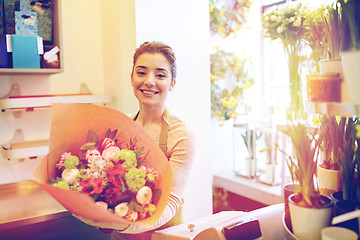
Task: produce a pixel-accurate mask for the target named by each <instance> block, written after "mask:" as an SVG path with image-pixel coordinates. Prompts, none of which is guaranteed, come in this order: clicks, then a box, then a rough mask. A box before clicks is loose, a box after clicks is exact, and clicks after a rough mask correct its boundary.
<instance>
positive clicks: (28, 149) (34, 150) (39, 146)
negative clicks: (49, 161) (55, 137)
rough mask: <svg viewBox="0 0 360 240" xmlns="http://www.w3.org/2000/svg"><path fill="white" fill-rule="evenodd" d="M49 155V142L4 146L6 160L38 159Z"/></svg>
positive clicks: (3, 153) (3, 152)
mask: <svg viewBox="0 0 360 240" xmlns="http://www.w3.org/2000/svg"><path fill="white" fill-rule="evenodd" d="M48 153H49V140H39V141H29V142H19V143H12V144H4V145H2V155H3V157H4V158H5V159H8V160H10V159H24V158H30V159H31V158H37V157H38V156H45V155H46V154H48Z"/></svg>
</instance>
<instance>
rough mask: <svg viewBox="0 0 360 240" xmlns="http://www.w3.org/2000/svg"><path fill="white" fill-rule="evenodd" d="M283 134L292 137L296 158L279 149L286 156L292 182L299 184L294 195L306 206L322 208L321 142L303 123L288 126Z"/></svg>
mask: <svg viewBox="0 0 360 240" xmlns="http://www.w3.org/2000/svg"><path fill="white" fill-rule="evenodd" d="M283 133H284V134H286V135H287V136H289V137H290V140H291V142H292V146H293V151H294V156H290V155H288V154H287V153H286V152H284V151H283V150H281V149H279V150H280V151H281V152H282V153H283V154H285V156H286V163H287V166H288V168H289V171H290V176H291V179H292V182H293V183H294V184H298V187H297V188H295V189H294V193H295V194H296V195H298V196H299V197H301V198H302V203H303V204H304V205H305V206H310V207H312V206H314V207H317V206H321V204H322V200H321V195H320V191H319V188H318V184H317V181H316V167H317V161H318V155H319V142H317V141H316V139H315V137H314V135H313V134H311V133H310V132H309V131H308V129H307V127H306V126H305V125H303V124H301V123H299V124H297V125H291V126H287V127H286V128H285V129H284V130H283Z"/></svg>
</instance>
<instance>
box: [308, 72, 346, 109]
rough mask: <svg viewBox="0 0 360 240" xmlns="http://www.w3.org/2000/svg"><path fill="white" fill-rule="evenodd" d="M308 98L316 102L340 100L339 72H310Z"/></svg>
mask: <svg viewBox="0 0 360 240" xmlns="http://www.w3.org/2000/svg"><path fill="white" fill-rule="evenodd" d="M307 80H308V99H309V100H310V101H314V102H340V101H341V78H340V77H339V73H319V74H308V75H307Z"/></svg>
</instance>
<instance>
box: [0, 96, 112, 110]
mask: <svg viewBox="0 0 360 240" xmlns="http://www.w3.org/2000/svg"><path fill="white" fill-rule="evenodd" d="M110 101H111V97H110V96H109V95H92V94H78V95H75V94H73V95H62V96H38V97H36V96H33V97H19V98H7V99H0V108H1V111H2V112H5V111H14V110H16V111H18V110H28V109H34V108H43V107H51V104H52V103H108V102H110Z"/></svg>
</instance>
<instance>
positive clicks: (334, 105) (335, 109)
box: [306, 102, 360, 117]
mask: <svg viewBox="0 0 360 240" xmlns="http://www.w3.org/2000/svg"><path fill="white" fill-rule="evenodd" d="M306 107H307V111H308V112H310V113H318V114H326V115H337V116H342V117H355V116H356V117H359V116H360V105H359V104H352V103H343V102H307V104H306Z"/></svg>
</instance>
